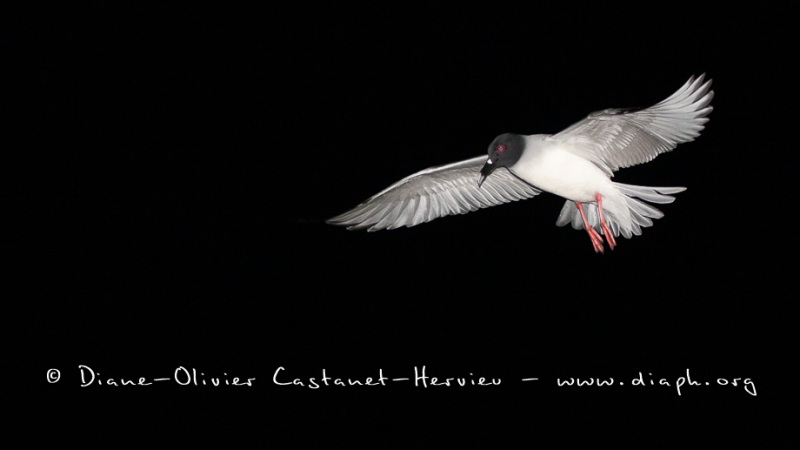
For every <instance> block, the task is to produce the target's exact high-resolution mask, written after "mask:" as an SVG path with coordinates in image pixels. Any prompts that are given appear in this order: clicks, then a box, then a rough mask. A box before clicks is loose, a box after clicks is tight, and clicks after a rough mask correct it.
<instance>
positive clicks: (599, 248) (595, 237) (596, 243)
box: [575, 202, 603, 253]
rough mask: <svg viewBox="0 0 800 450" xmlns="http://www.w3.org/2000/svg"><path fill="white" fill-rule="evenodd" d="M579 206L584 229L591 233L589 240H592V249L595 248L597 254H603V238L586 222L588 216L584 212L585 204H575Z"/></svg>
mask: <svg viewBox="0 0 800 450" xmlns="http://www.w3.org/2000/svg"><path fill="white" fill-rule="evenodd" d="M575 204H576V205H578V211H580V213H581V217H582V218H583V228H586V232H587V233H589V239H591V240H592V247H594V252H595V253H603V238H601V237H600V234H598V233H597V231H595V229H594V228H592V226H591V225H589V221H588V220H586V214H585V213H584V212H583V204H581V202H575Z"/></svg>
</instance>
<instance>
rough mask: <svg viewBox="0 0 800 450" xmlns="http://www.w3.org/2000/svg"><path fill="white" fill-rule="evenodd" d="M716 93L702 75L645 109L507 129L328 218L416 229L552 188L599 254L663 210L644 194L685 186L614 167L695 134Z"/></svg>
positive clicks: (567, 218) (662, 197)
mask: <svg viewBox="0 0 800 450" xmlns="http://www.w3.org/2000/svg"><path fill="white" fill-rule="evenodd" d="M713 96H714V91H712V90H711V80H710V79H709V80H708V81H705V74H703V75H700V76H699V77H697V78H695V77H694V76H692V77H690V78H689V80H688V81H687V82H686V83H685V84H684V85H683V86H681V87H680V88H679V89H678V90H677V91H675V93H673V94H672V95H671V96H669V97H667V98H666V99H664V100H663V101H661V102H659V103H657V104H655V105H653V106H651V107H649V108H643V109H616V108H612V109H604V110H602V111H597V112H593V113H591V114H589V115H588V116H587V117H586V118H585V119H583V120H581V121H579V122H576V123H574V124H573V125H571V126H569V127H568V128H566V129H564V130H563V131H561V132H559V133H556V134H533V135H521V134H514V133H505V134H501V135H500V136H497V137H496V138H495V139H494V141H492V143H491V144H490V145H489V148H488V157H487V156H483V155H482V156H477V157H475V158H471V159H467V160H464V161H459V162H454V163H451V164H445V165H442V166H436V167H431V168H428V169H425V170H422V171H420V172H417V173H415V174H412V175H409V176H407V177H405V178H403V179H402V180H400V181H398V182H396V183H394V184H392V185H391V186H389V187H387V188H386V189H384V190H382V191H381V192H378V193H377V194H375V195H373V196H372V197H370V198H368V199H367V200H365V201H364V202H362V203H361V204H359V205H358V206H356V207H355V208H353V209H352V210H350V211H347V212H345V213H343V214H340V215H338V216H336V217H333V218H331V219H329V220H327V223H330V224H334V225H344V226H346V227H347V228H348V229H351V230H357V229H364V228H366V229H367V230H368V231H377V230H383V229H393V228H398V227H403V226H406V227H412V226H415V225H419V224H421V223H424V222H429V221H431V220H433V219H436V218H439V217H444V216H448V215H452V214H465V213H467V212H470V211H475V210H477V209H479V208H486V207H489V206H495V205H499V204H502V203H508V202H511V201H516V200H523V199H527V198H531V197H534V196H536V195H538V194H539V193H541V192H542V191H546V192H550V193H552V194H555V195H558V196H560V197H563V198H564V199H566V202H565V203H564V206H563V207H562V208H561V213H560V214H559V215H558V219H557V220H556V225H557V226H564V225H567V224H571V225H572V227H573V228H574V229H576V230H580V229H584V230H586V232H587V233H588V234H589V238H590V239H591V242H592V247H593V248H594V250H595V252H598V253H602V252H603V249H604V243H603V237H605V241H606V243H607V244H608V246H609V248H611V249H612V250H613V249H614V247H615V246H616V245H617V241H616V239H615V237H618V236H620V235H622V236H624V237H625V238H631V237H632V236H633V235H640V234H641V233H642V228H644V227H649V226H651V225H652V224H653V221H652V219H658V218H661V217H663V213H662V212H661V211H659V210H658V209H656V208H655V207H653V206H652V205H650V204H648V203H646V202H649V203H659V204H664V203H671V202H673V201H674V200H675V198H674V197H672V196H671V194H677V193H679V192H682V191H684V190H685V189H686V188H683V187H651V186H635V185H631V184H623V183H617V182H614V181H611V177H612V176H613V175H614V172H616V171H617V170H618V169H621V168H624V167H630V166H634V165H637V164H643V163H646V162H648V161H651V160H652V159H653V158H655V157H656V156H658V155H660V154H661V153H664V152H668V151H670V150H672V149H674V148H675V147H676V146H677V145H678V144H681V143H684V142H690V141H693V140H694V139H695V138H696V137H697V136H699V135H700V131H702V130H703V128H704V126H705V123H706V122H707V121H708V118H707V117H706V116H707V115H708V114H709V113H710V112H711V110H712V107H711V99H712V98H713Z"/></svg>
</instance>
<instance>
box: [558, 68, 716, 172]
mask: <svg viewBox="0 0 800 450" xmlns="http://www.w3.org/2000/svg"><path fill="white" fill-rule="evenodd" d="M704 78H705V74H704V75H700V77H698V78H697V79H695V78H694V76H692V77H691V78H689V81H687V82H686V84H684V85H683V86H682V87H681V88H680V89H678V90H677V91H676V92H675V93H674V94H672V95H671V96H669V97H668V98H666V99H665V100H663V101H662V102H660V103H657V104H656V105H653V106H651V107H649V108H645V109H639V110H624V109H605V110H603V111H597V112H594V113H592V114H589V116H588V117H586V118H585V119H583V120H581V121H580V122H577V123H575V124H573V125H572V126H570V127H568V128H566V129H565V130H563V131H561V132H560V133H558V134H555V135H553V136H551V139H557V140H560V141H561V142H563V143H565V144H568V145H566V146H565V148H567V149H568V150H569V151H571V152H573V153H575V154H578V155H579V156H581V157H583V158H586V159H588V160H590V161H592V162H594V163H595V164H597V165H598V166H599V167H600V168H602V169H603V170H604V171H605V172H606V173H607V174H608V175H609V176H610V175H612V173H613V172H614V171H616V170H617V169H619V168H622V167H629V166H633V165H636V164H642V163H645V162H648V161H650V160H652V159H653V158H655V157H656V156H658V155H660V154H661V153H664V152H667V151H670V150H672V149H674V148H675V147H676V146H677V145H678V144H681V143H684V142H689V141H692V140H694V138H696V137H697V136H699V135H700V131H702V130H703V128H704V124H705V123H706V122H707V121H708V118H706V116H707V115H708V114H709V113H710V112H711V110H712V109H713V108H712V107H711V106H710V103H711V99H712V98H713V97H714V91H712V90H710V88H711V80H708V81H706V82H705V83H704V82H703V79H704Z"/></svg>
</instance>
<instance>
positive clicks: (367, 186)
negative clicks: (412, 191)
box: [0, 2, 798, 448]
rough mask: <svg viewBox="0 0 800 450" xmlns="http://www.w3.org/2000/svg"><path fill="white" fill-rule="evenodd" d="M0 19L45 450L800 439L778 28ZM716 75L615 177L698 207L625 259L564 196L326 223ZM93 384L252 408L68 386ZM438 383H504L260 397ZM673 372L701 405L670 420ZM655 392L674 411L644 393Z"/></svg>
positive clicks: (698, 19)
mask: <svg viewBox="0 0 800 450" xmlns="http://www.w3.org/2000/svg"><path fill="white" fill-rule="evenodd" d="M5 8H6V9H7V11H6V14H4V15H5V19H4V21H5V22H6V25H5V26H4V27H3V28H4V32H3V36H4V38H3V41H4V42H3V54H4V55H5V57H4V59H5V60H6V61H5V63H4V66H5V70H4V72H5V74H4V77H5V78H6V82H5V83H4V85H5V86H4V88H5V89H4V90H5V91H6V93H7V95H5V96H4V97H5V98H6V99H7V100H8V101H6V107H5V108H4V110H5V111H6V119H8V120H6V121H5V122H6V124H7V125H9V126H8V131H7V133H6V136H7V137H8V139H7V142H6V145H4V150H3V160H4V163H3V164H2V168H1V169H0V170H2V172H3V179H4V182H6V183H7V187H6V188H4V193H3V200H2V201H3V203H5V206H4V208H3V209H4V210H5V211H6V214H4V215H5V216H6V217H5V218H4V220H3V221H2V222H3V223H2V229H0V231H1V232H2V234H3V240H4V242H5V243H4V244H3V245H4V247H5V251H3V253H4V254H5V257H6V258H7V264H6V269H5V270H4V273H5V275H7V276H8V277H9V281H10V286H11V289H9V290H8V291H7V292H8V295H7V296H5V297H6V298H5V300H6V304H7V305H9V309H8V310H7V311H8V312H7V315H6V320H7V322H8V324H9V325H11V327H9V328H10V329H12V330H17V329H18V328H19V330H20V332H15V333H14V335H13V336H12V339H11V340H10V341H9V342H10V349H11V350H12V354H13V355H14V356H17V355H18V356H20V357H21V360H22V362H21V363H20V364H18V365H16V366H15V368H14V369H13V370H10V373H11V374H13V375H14V377H13V380H12V381H11V382H10V386H13V387H14V389H15V391H17V393H22V396H23V397H24V398H25V399H26V402H25V406H24V407H23V408H22V409H20V410H19V414H18V416H19V417H22V418H23V420H24V422H25V423H27V424H33V425H35V427H34V428H33V429H32V431H29V432H26V437H27V439H28V442H38V441H39V440H47V441H52V442H54V443H68V442H83V443H89V442H98V443H100V444H102V445H107V446H108V447H109V448H114V447H118V446H122V445H124V444H128V443H134V444H137V445H144V444H150V445H156V446H162V445H163V446H166V445H179V446H181V447H184V448H188V446H190V445H200V444H207V443H215V444H222V445H225V446H226V448H255V447H258V448H265V447H266V448H270V446H271V445H273V444H276V445H277V444H281V445H288V446H290V447H295V446H296V447H303V446H304V444H310V443H315V444H318V445H326V446H328V445H348V446H354V447H366V448H385V447H395V446H397V447H404V448H407V445H416V446H423V447H426V446H427V447H437V448H453V447H457V446H459V447H460V446H475V447H490V448H492V447H513V448H519V447H522V446H526V447H527V446H537V447H541V446H543V445H546V443H548V442H552V441H551V440H552V439H556V441H555V442H557V443H558V447H570V446H571V445H573V444H580V443H601V442H609V443H613V444H614V445H615V446H629V445H630V446H634V447H637V448H640V447H651V446H656V447H657V446H659V445H679V446H680V447H682V448H685V447H691V446H694V445H698V446H707V445H712V446H715V447H719V446H722V445H727V444H731V443H739V444H741V443H749V444H752V445H755V444H756V443H759V447H762V448H777V447H782V446H784V445H785V443H786V442H788V441H787V440H786V439H787V436H788V433H789V432H791V431H792V430H793V429H794V428H796V419H797V417H796V413H790V412H789V407H790V406H794V407H795V408H796V401H797V397H796V396H795V395H794V389H793V386H792V383H793V380H794V379H795V378H794V375H795V374H796V370H794V369H792V367H793V364H792V363H793V359H794V358H793V353H794V351H793V349H794V348H795V347H794V345H792V342H793V341H792V340H793V338H794V333H793V331H794V330H793V328H794V327H795V312H796V307H795V301H796V300H795V297H796V293H794V290H793V289H791V287H792V285H793V281H794V279H793V275H792V274H793V273H794V272H795V271H794V270H793V267H794V265H795V261H796V255H797V249H798V248H797V247H798V246H797V234H796V225H795V223H796V222H795V216H796V213H795V212H796V205H795V202H796V198H797V197H796V195H795V192H796V189H794V182H795V178H796V176H797V158H796V156H795V155H796V152H797V148H796V147H797V146H796V144H794V143H791V140H792V139H793V135H794V134H795V131H796V130H795V128H796V126H795V124H794V123H795V117H794V113H793V111H794V109H795V107H794V106H793V105H795V104H796V101H797V99H798V95H797V94H798V92H797V86H798V83H797V82H796V64H797V60H796V55H797V43H798V42H797V34H796V31H795V29H794V27H793V26H792V24H791V23H790V21H789V20H788V16H789V13H788V11H780V10H765V9H758V8H756V9H748V8H738V7H734V6H725V7H724V8H719V9H711V8H709V9H707V10H704V9H699V8H697V7H696V6H695V7H693V8H686V7H681V6H675V5H673V6H666V5H662V6H654V5H648V6H646V7H645V6H643V7H641V8H637V9H627V8H614V7H610V6H607V5H606V6H594V7H592V8H588V9H587V8H585V7H583V6H579V5H572V4H570V5H562V6H559V7H555V6H546V5H540V4H537V5H535V6H529V7H526V8H524V9H518V8H514V9H505V10H504V9H500V8H498V7H496V6H489V5H488V4H487V5H485V6H483V7H481V8H469V9H467V8H466V7H458V8H454V9H445V8H434V7H431V6H426V7H422V8H421V9H419V7H415V6H411V5H406V6H405V7H402V8H401V7H388V6H374V7H370V8H367V9H361V8H345V7H341V6H328V7H325V8H318V7H312V6H311V5H308V6H305V7H296V8H293V9H289V8H283V9H276V8H274V7H268V6H266V4H264V5H261V6H253V5H248V6H244V5H241V4H240V5H236V6H232V5H228V4H223V3H222V2H220V3H208V2H191V3H188V2H187V3H166V4H159V5H158V6H152V5H151V6H145V5H142V4H134V3H123V4H117V5H116V6H113V7H112V6H109V5H107V4H104V3H100V2H98V3H93V4H84V5H82V6H80V7H75V6H67V5H50V6H41V7H39V8H38V10H36V11H33V13H31V11H30V10H26V11H24V12H23V11H21V10H19V11H18V10H15V9H13V8H9V7H5ZM700 73H706V74H707V76H708V77H710V78H713V80H714V84H713V88H714V91H715V98H714V101H713V106H714V111H713V113H712V114H711V116H710V121H709V123H708V125H707V127H706V129H705V131H704V132H703V134H702V135H701V136H700V138H699V139H697V140H696V141H695V142H691V143H687V144H683V145H680V146H679V147H678V148H677V149H676V150H675V151H673V152H671V153H669V154H666V155H662V156H661V157H659V158H658V159H656V160H654V161H653V162H650V163H648V164H646V165H642V166H637V167H633V168H629V169H624V170H622V171H620V172H619V173H618V174H617V175H616V177H615V180H617V181H621V182H626V183H632V184H644V185H654V186H686V187H688V189H687V191H686V192H684V193H681V194H679V195H678V196H677V200H676V202H675V203H673V204H670V205H663V207H660V209H662V210H663V211H664V212H665V214H666V215H665V217H664V218H663V219H660V220H658V221H657V222H656V224H655V226H654V227H652V228H648V229H646V230H645V231H644V233H643V235H642V236H639V237H634V238H633V239H631V240H627V239H621V240H620V241H619V244H620V245H619V247H618V248H617V249H616V250H614V251H613V252H609V251H607V252H606V254H604V255H596V254H594V252H593V251H592V248H591V244H590V242H589V239H588V238H587V236H586V234H585V233H584V232H583V231H575V230H572V229H571V228H568V227H567V228H558V227H556V226H554V223H555V219H556V217H557V215H558V212H559V211H560V207H561V204H562V200H561V199H559V198H557V197H555V196H552V195H549V194H543V195H540V196H538V197H537V198H535V199H533V200H528V201H524V202H517V203H513V204H509V205H504V206H502V207H497V208H490V209H487V210H481V211H478V212H475V213H471V214H468V215H464V216H457V217H447V218H443V219H439V220H436V221H434V222H431V223H428V224H424V225H422V226H418V227H415V228H411V229H400V230H393V231H388V232H379V233H366V232H350V231H346V230H345V229H343V228H338V227H334V226H330V225H326V224H324V222H323V221H324V220H325V219H327V218H329V217H331V216H333V215H336V214H338V213H341V212H344V211H345V210H347V209H349V208H351V207H353V206H355V205H356V204H357V203H358V202H360V201H362V200H364V199H365V198H367V197H368V196H370V195H372V194H374V193H376V192H377V191H379V190H381V189H383V188H384V187H386V186H388V185H389V184H390V183H392V182H394V181H396V180H398V179H400V178H402V177H404V176H406V175H408V174H410V173H413V172H415V171H418V170H421V169H423V168H426V167H430V166H434V165H439V164H444V163H447V162H451V161H457V160H460V159H466V158H470V157H473V156H477V155H479V154H482V153H483V152H484V151H485V148H486V146H487V144H488V143H489V142H491V140H492V139H493V138H494V137H495V136H496V135H498V134H500V133H503V132H516V133H521V134H535V133H554V132H557V131H559V130H561V129H563V128H565V127H566V126H568V125H570V124H571V123H573V122H575V121H577V120H579V119H581V118H582V117H584V116H585V115H586V114H587V113H589V112H591V111H595V110H598V109H603V108H607V107H630V106H648V105H651V104H654V103H656V102H658V101H660V100H661V99H663V98H665V97H666V96H668V95H669V94H671V93H672V92H673V91H674V90H676V89H677V88H678V87H679V86H681V85H682V84H683V83H684V82H685V81H686V80H687V79H688V78H689V76H690V75H698V74H700ZM17 211H19V212H17ZM11 305H15V307H14V308H11ZM20 305H22V306H23V308H21V309H19V308H18V307H19V306H20ZM15 311H17V312H15ZM79 364H85V365H88V366H90V367H92V369H94V370H95V371H96V372H99V373H100V375H101V376H100V377H101V378H103V379H106V378H109V377H111V378H117V379H119V378H138V377H140V376H143V377H147V378H148V379H152V378H157V377H170V376H172V375H173V372H174V370H175V369H176V368H177V367H179V366H183V367H187V368H196V369H197V371H198V372H202V373H204V374H206V376H208V377H212V376H220V375H221V374H223V373H224V374H228V377H229V378H232V377H234V376H238V377H242V378H248V377H255V378H256V381H255V382H254V385H253V386H252V387H239V388H233V387H217V388H214V387H210V386H206V387H203V386H198V387H193V386H187V387H179V386H176V385H174V384H163V383H162V384H158V383H157V384H155V385H152V386H148V387H117V388H115V387H111V386H98V385H94V386H92V387H87V388H81V387H80V380H79V377H78V370H77V368H78V365H79ZM423 365H424V366H425V367H426V372H427V374H428V375H429V376H439V377H464V376H469V375H470V374H474V376H475V377H479V376H486V377H494V378H501V379H502V384H501V385H500V386H499V387H493V388H476V387H466V388H457V387H449V388H438V389H434V388H427V389H423V388H415V387H413V385H412V384H411V383H410V382H407V383H405V384H404V383H391V382H390V383H389V386H387V387H379V388H366V387H348V388H338V387H327V388H323V389H319V390H311V389H307V388H301V387H279V386H276V385H274V384H273V382H272V376H273V373H274V371H275V370H276V368H278V367H279V366H282V367H285V368H286V372H284V375H285V378H286V379H291V378H294V377H299V378H303V379H305V380H306V381H307V379H308V378H309V377H317V378H319V377H320V376H321V370H322V369H323V368H325V369H326V371H327V373H328V374H329V375H330V376H333V377H344V378H347V377H352V378H359V379H364V378H366V377H368V376H372V377H376V376H377V374H378V370H379V369H383V371H384V373H385V374H386V375H387V376H388V377H390V378H393V377H413V370H414V367H415V366H416V367H418V368H421V367H422V366H423ZM50 368H58V369H60V370H61V373H62V378H61V381H60V382H58V383H55V384H50V383H48V382H47V381H46V377H45V372H46V371H47V370H48V369H50ZM687 369H690V370H691V375H692V377H693V378H695V379H697V380H700V381H711V382H712V383H711V385H710V386H702V387H695V388H691V389H690V388H688V387H685V388H684V390H683V395H681V396H678V395H677V392H676V390H675V387H674V384H675V381H676V379H677V378H678V377H680V376H684V375H685V374H686V370H687ZM640 371H641V372H643V374H644V376H645V378H646V379H647V378H649V377H650V376H649V375H648V374H652V377H653V378H654V379H656V380H658V379H660V378H665V379H667V380H668V381H669V382H670V383H671V384H672V385H673V386H672V387H669V388H667V387H640V388H633V387H631V386H628V384H629V381H630V379H632V378H633V377H635V376H636V375H637V374H638V373H639V372H640ZM524 377H538V378H539V379H540V381H537V382H530V383H523V382H521V381H520V380H521V379H522V378H524ZM569 377H602V378H607V377H614V379H615V380H617V381H624V382H625V386H615V387H612V388H581V389H577V388H573V389H569V388H558V387H556V379H557V378H562V379H563V378H569ZM719 377H722V378H727V379H732V378H735V377H741V378H751V379H752V380H753V382H754V383H755V387H756V389H757V393H758V395H757V396H755V397H754V396H751V395H749V394H748V393H747V392H745V390H744V389H743V388H742V387H741V386H740V387H736V388H734V387H730V386H728V387H726V388H723V387H720V386H715V384H716V383H714V380H716V378H719ZM673 448H674V447H673Z"/></svg>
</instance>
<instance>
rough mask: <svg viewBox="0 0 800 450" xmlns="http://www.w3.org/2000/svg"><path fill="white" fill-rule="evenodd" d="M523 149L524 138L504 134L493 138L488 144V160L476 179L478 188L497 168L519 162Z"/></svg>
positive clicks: (517, 135)
mask: <svg viewBox="0 0 800 450" xmlns="http://www.w3.org/2000/svg"><path fill="white" fill-rule="evenodd" d="M524 149H525V138H524V137H522V136H521V135H519V134H514V133H505V134H501V135H500V136H497V137H496V138H494V140H493V141H492V143H491V144H489V150H488V151H489V159H487V160H486V164H484V166H483V169H481V176H480V179H478V186H480V185H482V184H483V181H484V180H486V177H488V176H489V174H491V173H492V172H494V170H495V169H496V168H498V167H511V166H513V165H514V163H516V162H517V161H519V158H520V156H522V150H524Z"/></svg>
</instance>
